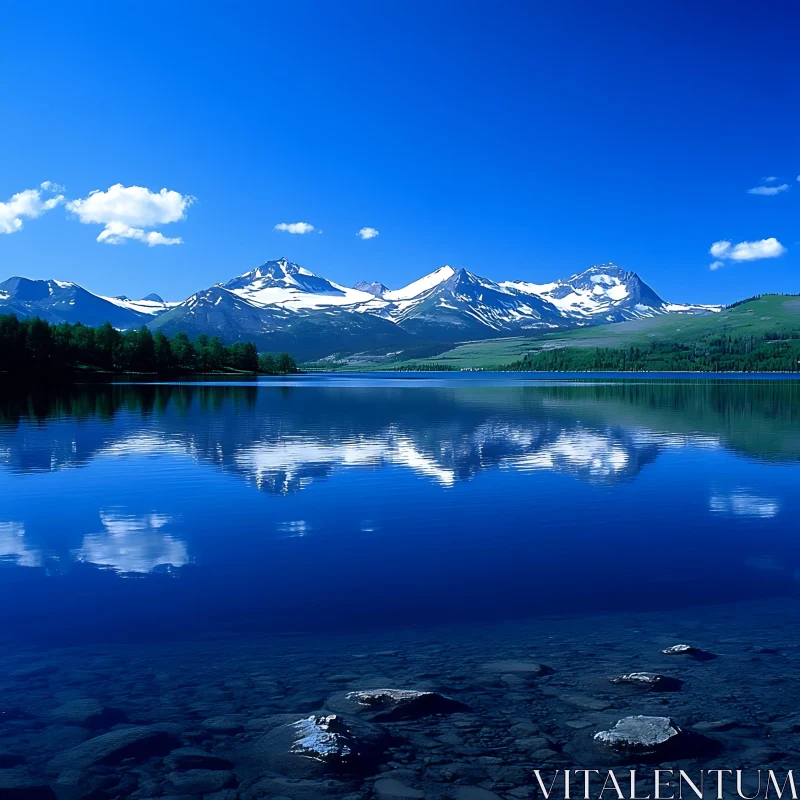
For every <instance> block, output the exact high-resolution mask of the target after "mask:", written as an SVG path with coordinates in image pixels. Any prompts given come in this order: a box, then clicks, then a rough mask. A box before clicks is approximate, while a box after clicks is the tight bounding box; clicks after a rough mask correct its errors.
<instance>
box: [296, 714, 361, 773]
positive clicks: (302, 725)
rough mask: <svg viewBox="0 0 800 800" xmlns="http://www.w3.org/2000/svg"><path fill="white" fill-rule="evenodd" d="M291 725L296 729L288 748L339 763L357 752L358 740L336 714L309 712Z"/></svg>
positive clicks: (328, 762) (310, 756) (346, 760)
mask: <svg viewBox="0 0 800 800" xmlns="http://www.w3.org/2000/svg"><path fill="white" fill-rule="evenodd" d="M292 727H293V728H294V729H295V731H296V733H295V740H294V743H293V744H292V748H291V752H292V753H295V754H296V755H299V756H303V758H313V759H314V760H315V761H322V762H324V763H325V764H333V765H335V766H341V765H343V764H347V763H348V762H349V761H350V760H352V759H354V758H355V757H356V756H357V754H358V741H357V740H356V737H355V736H354V735H353V734H352V733H351V732H350V729H349V728H348V727H347V725H345V723H344V720H343V719H342V718H341V717H340V716H339V715H338V714H328V715H327V716H319V717H315V716H310V717H307V718H306V719H301V720H298V721H297V722H295V723H294V724H293V726H292Z"/></svg>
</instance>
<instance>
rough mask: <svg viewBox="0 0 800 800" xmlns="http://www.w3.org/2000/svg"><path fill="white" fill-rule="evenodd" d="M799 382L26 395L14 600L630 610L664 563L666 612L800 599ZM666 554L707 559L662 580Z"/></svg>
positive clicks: (2, 418) (12, 461) (11, 409)
mask: <svg viewBox="0 0 800 800" xmlns="http://www.w3.org/2000/svg"><path fill="white" fill-rule="evenodd" d="M799 389H800V387H798V384H797V383H796V382H794V381H782V382H766V381H759V382H736V383H732V382H714V381H691V382H616V383H604V384H600V383H598V384H535V385H524V384H519V385H496V384H495V383H493V382H492V381H491V380H486V381H485V382H475V383H472V384H470V385H458V384H457V382H453V383H448V382H447V381H436V382H435V384H434V383H431V384H426V383H425V382H424V381H422V382H416V383H405V382H403V381H401V380H396V381H393V382H391V384H390V385H387V383H386V382H379V381H371V380H370V379H368V378H367V379H365V378H361V379H359V378H353V379H351V381H350V382H349V383H347V382H344V385H341V383H340V384H334V383H332V382H329V381H326V379H324V378H319V379H314V380H306V381H304V382H299V383H298V384H297V385H296V386H291V385H275V384H273V383H270V382H266V383H265V384H264V385H260V386H256V385H250V386H228V385H214V384H202V385H175V386H169V385H163V386H133V385H117V386H105V387H86V388H76V389H73V390H70V391H66V392H62V393H50V394H31V395H21V396H11V397H6V398H5V400H4V401H3V402H2V403H0V465H2V467H0V490H2V493H3V497H4V502H3V505H2V507H0V563H5V565H6V569H5V570H2V571H0V595H1V594H2V591H4V590H8V591H11V590H12V587H13V589H14V590H15V591H17V592H19V593H21V594H19V595H18V596H24V594H25V591H31V592H33V595H31V596H32V597H33V596H34V595H35V587H39V589H40V590H41V587H42V586H47V592H46V594H47V595H49V594H50V593H51V592H55V595H53V596H51V600H52V599H53V597H55V596H57V595H58V593H59V592H60V591H62V590H63V591H66V590H67V588H69V589H70V591H73V593H74V591H75V589H76V587H78V595H76V597H78V599H76V600H74V601H71V602H72V607H73V609H76V608H79V607H80V606H81V602H82V601H81V600H80V596H81V594H80V593H81V592H85V594H86V598H87V602H88V598H89V597H90V596H92V597H95V598H97V597H98V596H101V597H102V596H103V593H104V592H106V591H111V593H112V594H113V595H114V596H115V598H116V599H117V600H119V596H118V595H117V594H116V593H117V592H118V591H119V590H116V589H114V590H110V589H108V586H110V585H108V584H106V583H105V580H106V578H103V577H102V576H103V575H108V576H109V577H111V578H112V579H113V580H115V581H118V580H119V577H130V578H136V577H139V578H141V577H144V576H149V578H150V579H153V580H155V579H156V578H158V580H157V581H156V583H157V584H158V586H159V587H160V588H159V589H158V592H159V593H161V597H162V599H163V597H164V592H166V593H167V594H168V595H169V597H170V598H171V602H173V603H175V604H176V610H177V607H178V606H182V605H183V606H185V607H184V613H189V612H188V611H187V608H189V607H192V603H194V604H195V605H194V606H193V608H195V609H196V608H197V606H198V604H199V605H201V606H202V605H203V604H204V603H205V602H206V600H205V599H204V597H203V596H204V595H206V594H208V593H210V592H211V593H213V592H215V591H216V592H217V593H218V594H217V595H216V597H217V599H218V600H219V598H220V597H221V596H222V597H224V598H225V599H224V600H221V601H219V602H218V609H217V610H218V612H219V613H220V614H221V615H222V616H223V617H226V618H229V617H230V616H231V615H232V614H233V610H234V608H235V609H237V613H240V612H241V611H242V609H243V608H246V609H247V611H248V612H252V613H261V612H263V611H264V609H265V606H264V604H265V603H267V604H268V605H267V606H266V608H269V613H267V614H266V616H268V617H270V618H272V617H273V616H274V615H273V613H272V612H273V611H274V610H275V609H276V608H280V609H282V611H281V613H282V614H284V616H285V615H286V608H287V606H288V605H291V606H292V607H293V613H292V614H290V615H289V616H290V617H291V618H292V619H293V620H294V622H293V624H300V625H307V624H310V623H311V622H312V621H317V622H319V621H320V619H319V618H318V616H317V617H314V616H313V615H312V616H311V617H308V616H304V614H307V613H308V608H310V607H312V606H313V605H314V598H319V597H323V596H324V597H325V602H326V603H327V602H332V603H333V606H336V605H337V604H338V605H339V606H340V607H342V608H347V610H348V611H349V612H350V614H351V615H354V616H355V617H359V616H361V617H363V616H365V615H366V616H370V614H369V613H368V612H367V611H366V610H365V605H372V606H373V612H374V615H376V616H377V615H379V614H380V613H381V610H382V611H383V613H384V615H386V616H391V615H393V614H398V613H400V610H401V609H404V610H405V613H406V614H411V615H412V616H413V615H415V614H417V613H421V612H422V611H423V610H424V611H425V613H430V612H431V608H432V607H433V613H434V615H435V614H436V613H437V612H441V613H443V614H452V613H454V609H456V608H458V607H459V602H461V603H462V605H464V604H465V607H464V608H465V613H466V609H469V608H470V607H471V608H472V611H471V612H470V613H473V614H475V613H477V611H476V609H478V608H480V614H481V615H486V614H489V615H492V614H495V613H499V609H501V608H502V609H503V612H502V613H503V614H516V613H529V612H531V611H532V610H534V609H535V610H542V609H543V606H542V597H543V596H544V595H545V594H548V598H549V599H548V602H547V603H546V604H545V606H546V609H547V610H550V611H553V610H558V609H559V608H565V607H567V606H570V605H576V604H577V605H580V604H581V603H591V602H594V603H599V604H600V605H603V603H606V602H607V603H610V604H619V603H620V602H624V591H623V590H624V584H625V583H626V582H627V584H628V585H629V586H631V587H634V586H636V585H639V584H640V583H642V581H644V573H645V571H646V570H648V569H651V571H652V569H653V568H654V567H653V565H655V569H656V574H655V576H652V575H651V578H650V580H651V581H652V580H656V581H657V582H660V583H661V584H662V585H663V586H665V587H671V588H670V589H669V591H667V592H666V593H664V594H663V595H662V596H661V597H658V598H654V602H660V603H663V602H681V601H683V600H690V599H691V598H692V597H699V596H706V595H710V594H711V593H712V590H713V591H716V592H717V593H719V592H720V591H725V592H727V593H728V594H731V593H734V594H736V593H741V592H742V591H744V590H743V588H742V587H743V585H744V583H745V582H746V575H747V574H749V573H752V571H753V570H756V569H758V570H760V571H761V573H762V574H763V573H764V567H763V565H764V564H769V565H770V570H769V574H770V576H771V577H772V583H773V584H775V586H773V587H772V589H770V590H771V591H772V590H775V591H782V592H785V591H789V590H792V591H793V589H792V588H791V587H793V586H794V585H795V584H794V574H795V571H796V570H797V569H798V568H800V558H797V557H796V555H795V545H794V542H793V540H790V539H789V538H788V537H787V536H786V533H787V531H789V530H790V529H792V528H793V523H792V522H791V520H792V518H793V514H794V515H796V510H797V508H796V502H795V498H794V492H792V491H791V488H790V487H791V485H792V482H793V481H796V479H797V477H798V475H800V473H799V472H798V468H799V467H800V465H799V464H798V462H800V402H798V401H800V391H799ZM44 499H46V500H45V502H42V501H43V500H44ZM795 518H796V517H795ZM498 520H501V524H500V525H499V526H498ZM667 552H669V553H671V554H673V556H675V557H677V558H678V560H679V561H681V559H682V556H683V555H685V554H687V553H689V554H691V557H692V558H693V559H694V563H693V564H688V565H687V564H686V563H683V562H682V561H681V563H682V566H681V567H680V569H678V570H673V571H672V572H670V571H669V570H663V569H662V568H661V567H662V565H663V563H664V562H663V559H664V556H665V554H666V553H667ZM711 564H713V565H714V566H713V568H712V573H711V574H709V571H708V570H709V565H711ZM9 570H10V571H9ZM87 570H88V571H87ZM526 570H527V573H526ZM548 570H549V571H551V573H550V574H546V573H547V571H548ZM704 570H705V572H704ZM743 571H744V572H743ZM747 571H749V573H748V572H747ZM534 574H535V579H534V578H533V577H532V576H533V575H534ZM715 574H716V578H715V577H714V575H715ZM92 575H94V576H95V577H92ZM623 575H624V576H625V577H624V578H622V576H623ZM25 576H28V577H25ZM300 576H302V578H301V577H300ZM332 576H333V577H334V586H331V585H330V580H331V577H332ZM559 576H560V577H559ZM615 576H616V579H617V580H618V581H619V580H620V579H622V583H619V584H618V585H616V586H613V587H612V586H607V587H605V588H603V589H602V590H599V594H598V590H597V587H596V586H595V589H594V593H592V591H591V590H590V589H591V587H590V586H588V585H587V586H585V587H584V588H580V586H581V582H582V581H583V582H584V583H586V582H587V581H594V582H595V583H596V582H597V581H600V583H601V584H605V583H606V582H607V581H608V580H610V579H612V578H614V577H615ZM703 576H704V577H703ZM314 579H316V580H322V581H323V582H324V581H326V580H327V581H328V586H327V587H326V588H325V589H324V590H323V588H322V587H321V586H318V587H310V586H309V585H308V584H306V585H305V588H304V590H303V596H302V597H298V595H297V591H298V585H297V583H295V584H294V585H293V584H292V581H293V580H294V581H295V582H296V581H298V580H303V581H313V580H314ZM176 580H177V583H176ZM268 580H271V581H272V584H271V585H270V586H267V583H266V582H267V581H268ZM4 581H5V583H4ZM41 581H45V582H46V583H41ZM98 581H100V584H98V583H97V582H98ZM164 581H167V583H164ZM465 581H466V582H467V583H466V585H465V583H464V582H465ZM498 581H502V582H504V584H505V585H504V586H503V587H502V588H499V587H498V583H497V582H498ZM126 583H128V582H126ZM62 584H63V587H62ZM534 584H535V585H534ZM130 585H131V586H133V585H134V584H130ZM137 585H138V584H137ZM147 585H148V586H149V585H150V584H149V583H148V584H147ZM154 585H155V584H154ZM99 586H102V587H105V588H98V587H99ZM3 587H5V589H4V588H3ZM143 587H144V584H143V585H142V587H140V588H139V589H130V590H127V591H128V592H130V591H133V592H136V593H145V594H146V593H147V591H150V590H147V589H145V588H143ZM390 587H393V588H394V591H395V592H396V593H397V595H396V597H394V598H392V599H391V600H389V599H387V597H386V591H388V590H390ZM490 587H492V588H491V589H490ZM737 587H738V588H737ZM748 591H752V588H751V589H750V590H748ZM219 592H222V595H220V594H219ZM487 592H492V594H491V597H489V595H487ZM348 594H349V595H350V600H347V596H348ZM124 596H125V597H126V598H127V600H126V602H127V601H130V602H131V603H133V602H134V599H135V598H134V595H127V594H126V595H124ZM136 598H138V599H137V602H138V603H139V607H138V608H137V611H136V615H141V613H144V612H145V611H146V610H147V608H148V602H151V601H152V598H151V599H150V600H146V599H145V598H144V595H140V594H137V595H136ZM198 598H200V599H198ZM537 598H538V599H537ZM592 598H594V600H592ZM45 599H46V597H45V596H44V595H42V596H41V597H35V598H34V599H33V600H31V601H30V606H31V609H30V610H31V611H32V612H33V610H35V607H36V606H37V604H38V603H40V602H44V601H45ZM0 600H2V597H1V596H0ZM403 604H405V605H403ZM303 609H306V611H305V612H304V611H303ZM119 610H120V607H119V606H117V607H116V611H119ZM103 613H105V612H102V613H100V616H102V615H103ZM131 613H132V612H131ZM316 613H318V612H316Z"/></svg>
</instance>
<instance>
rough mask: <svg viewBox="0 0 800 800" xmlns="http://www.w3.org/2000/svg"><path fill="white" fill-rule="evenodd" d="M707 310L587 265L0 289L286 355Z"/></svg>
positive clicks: (74, 310)
mask: <svg viewBox="0 0 800 800" xmlns="http://www.w3.org/2000/svg"><path fill="white" fill-rule="evenodd" d="M716 310H719V307H716V306H696V305H678V304H674V303H668V302H666V301H665V300H663V299H662V298H661V297H660V296H659V295H658V294H657V293H656V292H655V291H654V290H653V289H652V288H650V287H649V286H648V285H647V284H646V283H644V281H642V280H641V278H640V277H639V276H638V275H636V273H634V272H628V271H625V270H623V269H621V268H620V267H617V266H615V265H613V264H607V265H605V264H604V265H602V266H599V267H591V268H590V269H588V270H585V271H584V272H581V273H578V274H576V275H573V276H571V277H569V278H566V279H563V280H558V281H555V282H553V283H547V284H533V283H529V282H525V281H504V282H499V283H497V282H495V281H492V280H488V279H486V278H482V277H480V276H478V275H475V274H474V273H472V272H469V271H467V270H465V269H458V270H456V269H454V268H452V267H450V266H444V267H440V268H439V269H437V270H434V271H433V272H431V273H429V274H428V275H425V276H423V277H422V278H420V279H419V280H416V281H414V282H412V283H410V284H408V285H407V286H405V287H403V288H401V289H395V290H390V289H388V288H387V287H386V286H385V285H384V284H382V283H377V282H372V283H370V282H366V281H361V282H359V283H357V284H356V286H355V287H353V288H350V287H346V286H342V285H339V284H337V283H335V282H333V281H330V280H328V279H326V278H323V277H321V276H319V275H315V274H314V273H312V272H310V271H309V270H307V269H305V268H304V267H301V266H299V265H297V264H293V263H292V262H290V261H288V260H287V259H285V258H281V259H278V260H277V261H268V262H266V263H265V264H262V265H261V266H259V267H257V268H256V269H253V270H250V271H248V272H245V273H243V274H242V275H239V276H237V277H235V278H232V279H231V280H229V281H227V282H225V283H220V284H217V285H215V286H212V287H210V288H208V289H204V290H202V291H199V292H196V293H195V294H193V295H191V296H190V297H188V298H187V299H186V300H184V301H183V302H181V303H167V302H164V301H163V300H162V299H161V298H160V297H159V296H158V295H148V296H147V297H146V298H143V299H142V300H130V299H128V298H127V297H124V296H122V297H102V296H99V295H94V294H92V293H91V292H88V291H86V290H85V289H83V288H81V287H80V286H78V285H77V284H74V283H67V282H63V281H32V280H28V279H26V278H11V279H10V280H8V281H6V282H5V283H3V284H0V313H8V312H10V313H14V314H16V315H17V316H20V317H25V316H32V315H37V314H38V315H39V316H41V317H43V318H44V319H47V320H48V321H50V322H62V321H67V322H78V321H80V322H83V323H84V324H87V325H99V324H102V323H103V322H105V321H106V320H109V321H110V322H111V323H112V325H114V326H115V327H117V328H120V329H127V328H131V327H138V326H140V325H142V324H149V325H150V326H151V327H152V328H153V329H163V330H164V331H165V332H167V333H176V332H178V331H185V332H186V333H188V334H189V335H190V336H196V335H199V334H201V333H204V334H207V335H215V336H220V337H221V338H222V339H223V340H224V341H225V342H226V343H230V342H234V341H240V340H247V341H254V342H256V344H257V345H258V346H259V348H261V349H265V350H291V351H292V352H293V353H294V354H295V355H296V356H297V357H298V358H301V359H309V358H319V357H322V356H326V355H330V354H334V353H353V352H359V351H362V350H386V349H392V348H398V349H399V348H405V347H409V346H413V345H414V344H415V343H425V342H460V341H465V340H475V339H491V338H498V337H504V336H515V335H520V334H532V333H536V332H547V331H555V330H562V329H570V328H579V327H585V326H589V325H599V324H606V323H610V322H619V321H622V320H630V319H640V318H645V317H653V316H660V315H664V314H675V313H692V314H696V313H709V312H711V311H716Z"/></svg>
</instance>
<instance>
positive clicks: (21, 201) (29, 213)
mask: <svg viewBox="0 0 800 800" xmlns="http://www.w3.org/2000/svg"><path fill="white" fill-rule="evenodd" d="M62 189H63V187H61V186H59V185H58V184H56V183H51V182H50V181H45V182H44V183H42V184H41V185H40V186H39V188H38V189H25V191H22V192H18V193H17V194H15V195H13V196H12V197H11V199H10V200H8V201H6V202H5V203H0V233H16V232H17V231H20V230H22V221H23V220H24V219H36V218H37V217H41V216H42V214H44V213H45V211H50V210H51V209H53V208H55V207H56V206H57V205H59V204H61V203H63V202H64V195H63V194H56V195H55V196H54V197H48V198H47V199H44V198H43V197H42V194H43V193H44V194H53V193H55V192H60V191H61V190H62Z"/></svg>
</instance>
